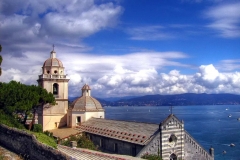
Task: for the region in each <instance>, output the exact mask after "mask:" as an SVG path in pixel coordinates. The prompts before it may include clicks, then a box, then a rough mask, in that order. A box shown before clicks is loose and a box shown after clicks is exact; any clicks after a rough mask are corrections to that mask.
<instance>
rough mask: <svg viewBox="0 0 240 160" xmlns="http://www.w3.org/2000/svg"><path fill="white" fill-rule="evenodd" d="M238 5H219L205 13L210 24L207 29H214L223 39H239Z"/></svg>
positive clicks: (239, 20) (237, 3) (239, 5)
mask: <svg viewBox="0 0 240 160" xmlns="http://www.w3.org/2000/svg"><path fill="white" fill-rule="evenodd" d="M239 10H240V3H239V2H235V3H230V4H221V5H218V6H216V7H212V8H210V9H209V10H207V11H206V13H205V16H206V17H207V18H209V19H210V20H211V21H212V22H211V23H210V24H209V25H207V27H209V28H212V29H215V30H216V31H218V32H219V34H220V36H222V37H225V38H236V37H240V12H239Z"/></svg>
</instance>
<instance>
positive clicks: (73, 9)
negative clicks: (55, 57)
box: [0, 0, 123, 55]
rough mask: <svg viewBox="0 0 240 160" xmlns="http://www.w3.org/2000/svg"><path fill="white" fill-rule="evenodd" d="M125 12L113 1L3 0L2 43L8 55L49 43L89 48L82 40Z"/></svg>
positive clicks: (0, 16) (0, 4) (0, 11)
mask: <svg viewBox="0 0 240 160" xmlns="http://www.w3.org/2000/svg"><path fill="white" fill-rule="evenodd" d="M122 12H123V8H122V7H121V6H120V5H119V4H118V3H115V2H114V1H113V2H108V1H102V2H98V3H96V2H95V1H94V0H76V1H67V0H62V1H57V0H53V1H48V0H43V1H41V3H39V1H37V0H24V1H17V2H16V1H14V0H3V1H1V2H0V30H1V35H0V43H1V44H2V45H3V46H4V49H5V51H6V53H8V54H9V53H10V54H11V53H14V54H18V53H20V52H21V51H22V50H24V49H30V50H31V51H36V50H40V51H47V49H48V47H49V43H50V44H52V43H55V44H56V43H57V44H58V46H65V48H68V49H72V50H74V49H75V48H78V51H79V50H80V51H83V50H88V49H89V47H88V46H86V45H85V44H83V43H81V39H83V38H85V37H88V36H90V35H92V34H94V33H96V32H98V31H101V30H103V29H107V28H109V27H113V26H115V25H116V24H117V23H118V17H119V16H120V15H121V13H122ZM79 42H80V43H79ZM13 44H14V45H13ZM69 44H71V45H69ZM33 46H35V48H34V47H33ZM73 46H75V47H73ZM6 53H5V52H3V53H2V54H3V55H4V54H6Z"/></svg>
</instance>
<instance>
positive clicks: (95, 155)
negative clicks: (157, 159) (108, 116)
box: [58, 145, 141, 160]
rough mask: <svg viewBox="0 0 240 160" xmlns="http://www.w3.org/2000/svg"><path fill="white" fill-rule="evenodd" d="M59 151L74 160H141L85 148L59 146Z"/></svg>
mask: <svg viewBox="0 0 240 160" xmlns="http://www.w3.org/2000/svg"><path fill="white" fill-rule="evenodd" d="M58 150H60V151H61V152H63V153H65V154H67V155H69V156H71V157H72V160H140V159H141V158H136V157H131V156H125V155H116V154H107V153H103V152H97V151H92V150H88V149H83V148H70V147H66V146H62V145H58Z"/></svg>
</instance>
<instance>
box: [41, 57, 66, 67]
mask: <svg viewBox="0 0 240 160" xmlns="http://www.w3.org/2000/svg"><path fill="white" fill-rule="evenodd" d="M45 66H56V67H63V64H62V62H61V61H60V60H59V59H57V58H48V59H47V60H46V61H45V62H44V64H43V67H45Z"/></svg>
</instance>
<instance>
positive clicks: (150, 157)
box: [141, 153, 162, 160]
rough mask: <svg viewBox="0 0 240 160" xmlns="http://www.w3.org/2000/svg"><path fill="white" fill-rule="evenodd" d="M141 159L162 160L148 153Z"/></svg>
mask: <svg viewBox="0 0 240 160" xmlns="http://www.w3.org/2000/svg"><path fill="white" fill-rule="evenodd" d="M141 158H143V159H148V160H162V158H161V157H160V156H158V155H154V154H148V153H147V154H145V155H143V156H142V157H141Z"/></svg>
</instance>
